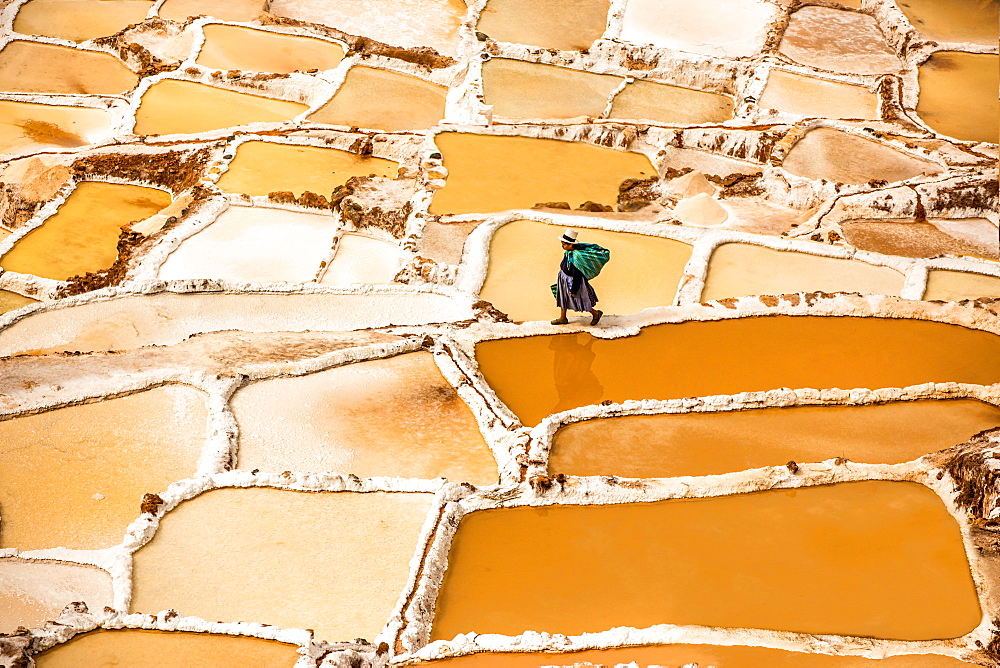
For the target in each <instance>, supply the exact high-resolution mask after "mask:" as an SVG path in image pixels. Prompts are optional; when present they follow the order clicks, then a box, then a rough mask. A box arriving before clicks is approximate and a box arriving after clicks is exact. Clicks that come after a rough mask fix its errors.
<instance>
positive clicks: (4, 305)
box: [0, 290, 38, 313]
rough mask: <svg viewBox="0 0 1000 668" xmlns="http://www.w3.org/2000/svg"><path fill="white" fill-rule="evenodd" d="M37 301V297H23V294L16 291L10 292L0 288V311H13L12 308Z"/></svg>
mask: <svg viewBox="0 0 1000 668" xmlns="http://www.w3.org/2000/svg"><path fill="white" fill-rule="evenodd" d="M37 301H38V300H37V299H32V298H31V297H25V296H24V295H19V294H17V293H16V292H11V291H10V290H0V313H6V312H7V311H13V310H14V309H18V308H21V307H22V306H27V305H28V304H34V303H36V302H37Z"/></svg>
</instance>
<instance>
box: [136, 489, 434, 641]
mask: <svg viewBox="0 0 1000 668" xmlns="http://www.w3.org/2000/svg"><path fill="white" fill-rule="evenodd" d="M433 499H434V497H433V495H431V494H405V493H379V492H373V493H365V494H362V493H356V492H325V493H324V492H312V493H310V492H295V491H289V490H278V489H268V488H255V489H217V490H212V491H209V492H205V493H203V494H201V495H199V496H196V497H195V498H193V499H191V500H189V501H185V502H183V503H181V504H180V505H179V506H178V507H177V508H175V509H174V510H172V511H170V512H169V513H167V514H166V516H165V517H164V518H163V519H162V520H161V521H160V526H159V528H158V529H157V531H156V535H155V537H154V538H153V540H152V541H151V542H150V543H148V544H147V545H146V546H144V547H142V548H140V549H139V551H138V552H136V553H135V554H134V555H133V560H134V566H133V579H134V580H133V582H134V590H133V595H132V604H131V609H132V610H133V611H137V612H152V613H155V612H158V611H160V610H166V609H175V610H183V611H184V613H185V614H186V615H196V616H199V617H202V618H204V619H211V620H224V621H240V620H248V619H252V620H255V621H259V622H261V623H264V624H271V625H273V626H282V627H291V628H311V629H314V630H315V631H316V635H317V640H330V641H334V640H351V639H353V638H358V637H362V638H368V639H372V638H374V637H375V635H376V634H378V633H379V631H381V630H382V627H383V626H385V624H386V622H388V620H389V616H390V614H391V613H392V610H393V607H394V606H395V604H396V600H397V599H398V598H399V594H400V592H401V591H403V586H404V585H405V584H406V579H407V576H408V575H409V570H410V569H409V563H410V559H411V558H412V557H413V554H414V551H415V550H416V547H417V537H418V536H419V534H420V530H421V528H422V527H423V524H424V521H425V520H426V519H427V515H428V512H429V511H430V509H431V503H432V501H433ZM234 565H238V567H234Z"/></svg>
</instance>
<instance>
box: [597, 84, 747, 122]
mask: <svg viewBox="0 0 1000 668" xmlns="http://www.w3.org/2000/svg"><path fill="white" fill-rule="evenodd" d="M732 117H733V100H732V98H730V97H727V96H725V95H720V94H718V93H709V92H706V91H700V90H692V89H690V88H681V87H680V86H668V85H666V84H660V83H653V82H652V81H636V82H634V83H630V84H628V85H627V86H625V89H624V90H623V91H622V92H620V93H618V94H617V95H616V96H615V100H614V103H613V104H612V105H611V118H638V119H644V120H649V121H659V122H661V123H718V122H721V121H727V120H729V119H730V118H732Z"/></svg>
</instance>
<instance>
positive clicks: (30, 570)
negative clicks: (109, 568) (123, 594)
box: [0, 423, 114, 633]
mask: <svg viewBox="0 0 1000 668" xmlns="http://www.w3.org/2000/svg"><path fill="white" fill-rule="evenodd" d="M0 424H3V423H0ZM74 601H82V602H84V603H86V604H87V607H88V608H90V609H91V610H101V609H102V608H104V606H106V605H111V604H112V603H113V602H114V601H113V595H112V592H111V576H110V575H109V574H108V573H107V572H106V571H103V570H101V569H100V568H97V567H95V566H84V565H82V564H72V563H68V562H63V561H48V560H46V561H35V560H32V561H28V560H25V559H14V558H6V559H0V633H14V632H15V631H16V630H17V627H19V626H23V627H25V628H40V627H42V626H43V625H44V624H45V622H47V621H50V620H54V619H55V618H56V617H58V616H59V614H60V613H61V612H62V611H63V608H65V607H66V606H67V605H69V604H70V603H73V602H74Z"/></svg>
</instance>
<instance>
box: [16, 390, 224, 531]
mask: <svg viewBox="0 0 1000 668" xmlns="http://www.w3.org/2000/svg"><path fill="white" fill-rule="evenodd" d="M205 404H206V397H205V395H204V394H203V393H202V392H201V391H199V390H196V389H194V388H191V387H187V386H183V385H165V386H163V387H159V388H155V389H152V390H146V391H145V392H138V393H136V394H130V395H128V396H125V397H121V398H118V399H107V400H104V401H98V402H94V403H89V404H82V405H79V406H70V407H67V408H57V409H54V410H50V411H46V412H44V413H37V414H34V415H26V416H23V417H16V418H11V419H8V420H4V421H2V422H0V512H2V513H3V515H2V517H3V524H2V525H0V545H2V546H3V547H16V548H19V549H21V550H34V549H44V548H50V547H68V548H74V549H83V550H96V549H101V548H105V547H111V546H112V545H117V544H118V543H120V542H121V541H122V539H123V537H124V535H125V528H126V527H127V526H128V525H129V524H130V523H131V522H133V521H134V520H135V519H137V518H138V517H139V504H140V502H141V501H142V495H143V494H145V493H146V492H152V493H156V492H162V491H163V490H165V489H166V488H167V486H168V485H170V483H172V482H175V481H177V480H182V479H184V478H189V477H191V476H193V475H194V474H195V471H196V470H197V466H198V458H199V457H200V456H201V448H202V445H203V441H204V438H205V435H206V430H207V425H206V422H207V412H206V411H207V408H206V405H205Z"/></svg>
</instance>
